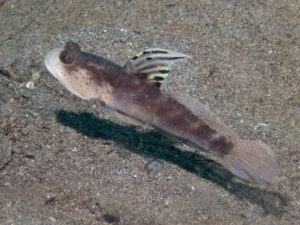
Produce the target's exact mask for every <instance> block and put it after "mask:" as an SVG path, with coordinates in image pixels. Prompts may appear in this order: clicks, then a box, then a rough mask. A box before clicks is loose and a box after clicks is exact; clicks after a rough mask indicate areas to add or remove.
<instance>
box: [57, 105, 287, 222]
mask: <svg viewBox="0 0 300 225" xmlns="http://www.w3.org/2000/svg"><path fill="white" fill-rule="evenodd" d="M56 117H57V120H58V122H59V123H61V124H63V125H65V126H68V127H71V128H73V129H75V130H77V131H78V132H80V133H82V134H83V135H86V136H88V137H91V138H101V139H109V140H113V141H114V142H115V143H117V144H118V145H120V146H122V147H124V148H126V149H128V150H130V151H131V152H134V153H137V154H140V155H143V156H145V157H150V158H154V159H162V160H165V161H168V162H170V163H173V164H175V165H177V166H179V167H181V168H183V169H185V170H187V171H189V172H192V173H194V174H197V175H198V176H200V177H201V178H204V179H206V180H209V181H210V182H213V183H215V184H217V185H219V186H221V187H222V188H224V189H225V190H226V191H228V192H230V193H232V194H234V195H235V196H237V197H238V198H240V199H243V200H246V201H247V202H248V203H253V204H257V205H260V206H261V207H262V208H263V209H264V214H265V215H267V214H272V215H277V216H280V215H282V214H283V213H284V212H286V206H287V204H288V198H287V197H286V196H284V195H282V194H281V193H278V192H273V191H268V190H263V189H261V188H258V187H254V186H251V185H250V184H248V183H247V182H244V181H241V180H239V179H237V177H235V176H234V175H233V174H232V173H230V172H229V171H228V170H226V169H225V168H224V167H222V166H221V165H220V164H219V163H217V162H215V161H213V160H211V159H209V158H207V157H205V156H203V155H200V154H197V153H195V152H190V151H184V150H181V149H179V148H177V147H175V146H174V144H175V141H174V140H172V139H170V138H168V137H166V136H164V135H162V134H161V133H159V132H157V131H139V130H137V129H136V128H135V127H133V126H121V125H119V124H116V123H113V122H111V121H109V120H105V119H101V118H97V117H95V116H94V115H93V114H91V113H87V112H83V113H74V112H69V111H64V110H59V111H57V112H56Z"/></svg>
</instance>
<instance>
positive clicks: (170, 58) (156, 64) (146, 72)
mask: <svg viewBox="0 0 300 225" xmlns="http://www.w3.org/2000/svg"><path fill="white" fill-rule="evenodd" d="M189 57H190V56H188V55H185V54H182V53H178V52H174V51H170V50H166V49H161V48H149V49H147V50H144V51H142V52H140V53H138V54H137V55H135V56H134V57H133V58H132V59H130V60H129V61H128V62H127V63H126V64H125V66H124V70H125V72H127V73H130V74H136V75H137V76H141V77H143V78H147V79H149V80H151V81H153V82H155V83H157V84H158V85H160V83H161V82H162V81H163V80H164V79H165V77H167V76H168V74H169V70H170V67H171V65H172V64H173V63H174V62H177V61H179V60H183V59H186V58H189Z"/></svg>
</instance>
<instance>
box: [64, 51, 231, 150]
mask: <svg viewBox="0 0 300 225" xmlns="http://www.w3.org/2000/svg"><path fill="white" fill-rule="evenodd" d="M65 54H66V55H68V56H69V57H72V58H73V63H72V65H70V67H72V69H76V67H78V68H84V69H86V70H87V71H90V73H92V79H93V80H94V82H95V83H97V84H98V85H99V86H107V85H109V86H110V89H111V90H112V92H111V93H110V94H111V98H112V99H118V101H119V102H120V103H121V104H120V103H115V104H114V106H113V107H114V108H116V110H118V111H120V112H122V113H126V114H128V115H129V116H131V117H134V118H135V119H137V120H140V121H144V122H147V123H149V124H150V125H152V126H154V127H157V128H159V129H163V130H165V131H167V132H170V131H171V132H172V133H173V135H176V136H180V137H181V138H183V139H186V140H188V141H190V142H192V143H194V144H197V145H198V146H202V147H204V148H205V149H209V150H210V151H213V152H214V153H216V154H218V155H223V154H228V152H229V151H230V150H231V148H232V147H233V143H232V142H231V141H230V140H229V138H228V137H225V136H222V135H218V134H217V131H216V130H214V129H212V128H211V127H209V126H208V125H207V124H205V122H204V121H202V120H201V119H200V118H199V117H198V116H196V115H194V114H193V113H192V112H191V111H190V110H189V109H188V108H187V107H186V106H184V105H183V104H181V103H179V102H178V101H177V100H176V99H174V98H172V97H169V96H166V95H163V94H162V93H161V90H160V89H159V87H157V86H156V85H154V84H153V83H150V82H149V81H148V80H147V79H143V77H142V79H141V76H139V74H128V73H126V72H124V71H123V69H122V68H121V67H120V66H118V65H116V64H113V63H111V62H109V61H107V60H106V59H104V58H102V57H99V56H96V55H93V54H90V53H85V52H82V51H80V49H78V48H76V46H75V48H74V46H73V48H72V46H69V48H68V47H67V48H66V52H64V53H63V54H62V56H64V55H65ZM61 58H63V57H61ZM70 69H71V68H70ZM105 100H106V103H107V104H110V100H109V99H108V98H106V99H105ZM123 101H125V102H124V103H125V104H122V102H123ZM131 104H134V106H132V107H138V108H139V110H140V112H142V114H141V113H138V114H137V113H134V114H130V110H128V109H127V108H128V106H130V105H131ZM118 106H119V107H118Z"/></svg>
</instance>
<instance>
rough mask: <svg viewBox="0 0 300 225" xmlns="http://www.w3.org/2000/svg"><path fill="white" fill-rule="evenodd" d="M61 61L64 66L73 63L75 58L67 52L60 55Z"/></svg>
mask: <svg viewBox="0 0 300 225" xmlns="http://www.w3.org/2000/svg"><path fill="white" fill-rule="evenodd" d="M59 59H60V61H61V62H62V63H63V64H72V63H73V56H72V55H71V54H69V53H68V52H67V51H62V52H61V53H60V55H59Z"/></svg>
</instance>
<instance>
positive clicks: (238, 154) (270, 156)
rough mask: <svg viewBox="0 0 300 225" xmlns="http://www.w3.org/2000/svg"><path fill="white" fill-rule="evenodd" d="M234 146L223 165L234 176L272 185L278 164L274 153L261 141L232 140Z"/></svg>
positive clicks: (225, 156)
mask: <svg viewBox="0 0 300 225" xmlns="http://www.w3.org/2000/svg"><path fill="white" fill-rule="evenodd" d="M232 140H233V143H234V146H233V148H232V149H231V151H230V152H229V153H228V154H227V155H224V158H223V161H222V164H223V165H224V166H225V167H226V168H227V169H229V170H230V171H231V172H232V173H233V174H235V175H237V176H239V177H242V178H244V179H246V180H250V181H255V182H257V183H270V182H272V178H273V177H274V176H275V174H276V172H277V169H278V163H277V159H276V156H275V154H274V152H273V151H272V150H271V148H270V147H269V146H267V145H266V144H264V143H263V142H261V141H250V140H243V139H240V138H238V137H235V138H233V139H232Z"/></svg>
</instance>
